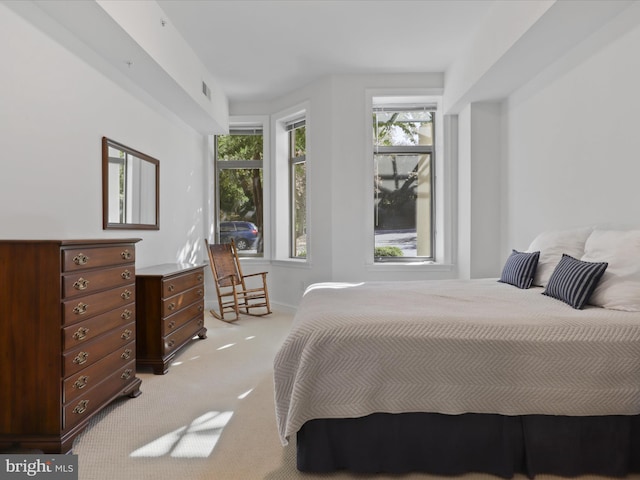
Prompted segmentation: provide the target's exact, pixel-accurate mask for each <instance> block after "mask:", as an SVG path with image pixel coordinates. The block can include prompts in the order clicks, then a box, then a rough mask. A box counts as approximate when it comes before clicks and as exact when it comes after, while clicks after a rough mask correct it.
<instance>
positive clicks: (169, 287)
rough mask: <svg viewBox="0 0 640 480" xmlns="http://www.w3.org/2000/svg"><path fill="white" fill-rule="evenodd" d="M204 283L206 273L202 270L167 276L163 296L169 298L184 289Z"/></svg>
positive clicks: (164, 281) (163, 284)
mask: <svg viewBox="0 0 640 480" xmlns="http://www.w3.org/2000/svg"><path fill="white" fill-rule="evenodd" d="M203 283H204V274H203V273H202V272H191V273H187V274H185V275H178V276H175V277H171V278H166V279H164V280H163V281H162V297H163V298H169V297H171V296H173V295H175V294H177V293H180V292H183V291H184V290H188V289H190V288H193V287H197V286H199V285H203Z"/></svg>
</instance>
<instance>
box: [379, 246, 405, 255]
mask: <svg viewBox="0 0 640 480" xmlns="http://www.w3.org/2000/svg"><path fill="white" fill-rule="evenodd" d="M374 255H375V256H376V257H402V256H403V253H402V250H401V249H400V248H399V247H376V249H375V252H374Z"/></svg>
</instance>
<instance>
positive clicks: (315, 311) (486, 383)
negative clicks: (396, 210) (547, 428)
mask: <svg viewBox="0 0 640 480" xmlns="http://www.w3.org/2000/svg"><path fill="white" fill-rule="evenodd" d="M541 292H542V289H541V288H532V289H529V290H520V289H518V288H516V287H513V286H511V285H505V284H502V283H499V282H497V281H496V280H495V279H482V280H471V281H464V280H448V281H424V282H374V283H364V284H315V285H312V286H311V287H309V289H308V290H307V292H306V293H305V295H304V297H303V299H302V301H301V303H300V306H299V308H298V311H297V313H296V315H295V318H294V322H293V325H292V329H291V332H290V334H289V335H288V337H287V338H286V340H285V342H284V343H283V345H282V347H281V348H280V350H279V351H278V353H277V355H276V358H275V361H274V382H275V400H276V416H277V421H278V428H279V433H280V436H281V440H282V442H283V444H286V443H287V441H288V439H289V437H290V436H291V435H293V434H295V433H296V432H297V431H298V430H299V429H300V427H301V426H302V425H303V424H304V423H305V422H306V421H308V420H311V419H315V418H345V417H351V418H354V417H361V416H365V415H368V414H371V413H374V412H389V413H401V412H438V413H445V414H461V413H466V412H475V413H498V414H504V415H525V414H547V415H618V414H621V415H635V414H640V314H639V313H637V312H635V313H634V312H621V311H613V310H605V309H602V308H598V307H591V306H589V307H586V308H585V309H584V310H574V309H573V308H571V307H569V306H568V305H566V304H564V303H562V302H560V301H558V300H554V299H552V298H549V297H546V296H544V295H542V294H541Z"/></svg>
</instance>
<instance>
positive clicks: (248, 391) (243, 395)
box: [238, 388, 253, 400]
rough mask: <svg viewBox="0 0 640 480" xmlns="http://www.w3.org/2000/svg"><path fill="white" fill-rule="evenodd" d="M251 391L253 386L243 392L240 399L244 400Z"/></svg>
mask: <svg viewBox="0 0 640 480" xmlns="http://www.w3.org/2000/svg"><path fill="white" fill-rule="evenodd" d="M251 392H253V388H251V389H249V390H247V391H246V392H244V393H241V394H240V395H238V400H243V399H245V398H246V397H247V396H248V395H249V394H250V393H251Z"/></svg>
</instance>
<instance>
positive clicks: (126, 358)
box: [62, 342, 136, 403]
mask: <svg viewBox="0 0 640 480" xmlns="http://www.w3.org/2000/svg"><path fill="white" fill-rule="evenodd" d="M135 350H136V344H135V342H130V343H128V344H127V345H125V346H124V347H122V348H119V349H118V350H116V351H114V352H112V353H110V354H109V355H107V356H106V357H104V358H103V359H102V360H99V361H98V362H96V363H94V364H93V365H91V366H89V367H87V368H85V369H84V370H81V371H80V372H78V373H76V374H75V375H72V376H70V377H68V378H67V379H65V381H64V384H63V389H62V395H63V396H62V402H63V403H68V402H70V401H72V400H73V399H74V398H77V397H78V396H80V395H82V394H83V393H85V392H87V391H88V390H89V389H91V388H93V387H95V386H96V385H97V384H98V383H100V382H101V381H102V380H103V379H104V378H105V377H107V376H108V375H109V374H111V372H114V371H116V370H119V369H121V368H122V367H123V366H126V364H128V363H130V362H131V360H133V359H134V352H135Z"/></svg>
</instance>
